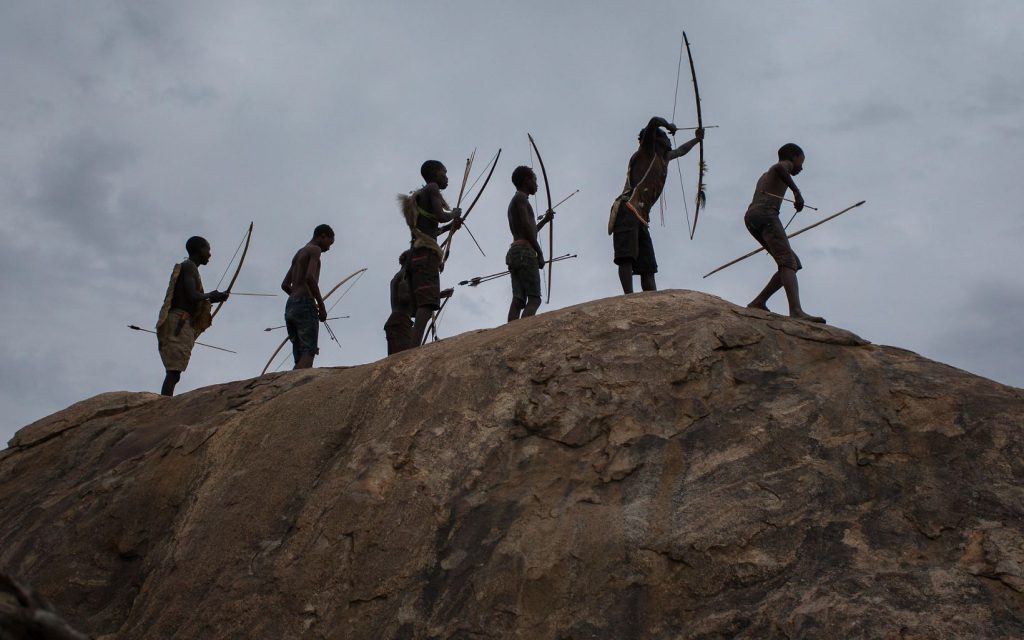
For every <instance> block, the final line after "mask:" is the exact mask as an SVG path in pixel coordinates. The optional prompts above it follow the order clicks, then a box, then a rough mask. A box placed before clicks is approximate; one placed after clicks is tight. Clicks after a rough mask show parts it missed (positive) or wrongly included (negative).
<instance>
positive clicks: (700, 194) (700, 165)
mask: <svg viewBox="0 0 1024 640" xmlns="http://www.w3.org/2000/svg"><path fill="white" fill-rule="evenodd" d="M683 43H684V44H686V57H687V58H689V59H690V76H691V77H692V78H693V98H694V100H695V101H696V103H697V128H698V129H703V128H704V119H703V118H702V117H701V113H700V89H699V88H698V87H697V70H696V69H695V68H694V66H693V54H692V53H690V41H689V39H687V37H686V32H685V31H684V32H683ZM697 147H698V153H699V155H698V157H697V169H698V173H697V196H696V198H695V203H696V208H695V209H694V211H693V228H692V229H690V240H693V234H694V233H696V232H697V218H699V217H700V210H701V209H702V208H703V207H704V206H705V205H706V204H707V195H706V194H705V193H704V174H705V173H706V172H707V165H706V164H704V140H703V139H702V140H701V141H700V142H698V143H697Z"/></svg>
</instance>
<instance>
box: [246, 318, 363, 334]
mask: <svg viewBox="0 0 1024 640" xmlns="http://www.w3.org/2000/svg"><path fill="white" fill-rule="evenodd" d="M348 317H350V316H334V317H333V318H327V319H328V320H341V319H343V318H348ZM287 326H288V325H286V324H282V325H281V326H279V327H267V328H266V329H264V331H277V330H278V329H284V328H285V327H287Z"/></svg>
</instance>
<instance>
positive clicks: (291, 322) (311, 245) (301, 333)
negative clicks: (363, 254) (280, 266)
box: [281, 224, 334, 369]
mask: <svg viewBox="0 0 1024 640" xmlns="http://www.w3.org/2000/svg"><path fill="white" fill-rule="evenodd" d="M333 244H334V230H333V229H331V227H330V226H328V225H326V224H321V225H319V226H317V227H316V228H315V229H313V238H312V239H311V240H310V241H309V242H307V243H306V246H304V247H302V248H301V249H299V250H298V251H297V252H296V253H295V256H294V257H293V258H292V264H291V266H290V267H289V268H288V273H286V274H285V276H284V280H283V281H281V290H282V291H284V292H285V293H287V294H288V302H286V303H285V307H284V323H285V326H286V327H287V328H288V339H289V340H291V342H292V356H293V357H294V359H295V367H294V368H295V369H308V368H310V367H312V366H313V359H314V358H315V357H316V355H317V354H318V353H320V349H319V347H318V346H317V342H318V339H319V336H320V323H321V322H326V321H327V307H325V306H324V299H323V296H321V295H320V256H321V254H323V253H324V252H325V251H330V249H331V245H333Z"/></svg>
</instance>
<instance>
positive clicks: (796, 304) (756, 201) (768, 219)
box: [743, 142, 825, 323]
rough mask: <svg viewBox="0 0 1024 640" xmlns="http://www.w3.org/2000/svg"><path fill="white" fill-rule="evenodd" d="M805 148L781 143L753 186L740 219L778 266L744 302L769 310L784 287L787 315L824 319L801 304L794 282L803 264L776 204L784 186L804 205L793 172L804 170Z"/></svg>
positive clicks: (797, 204) (752, 306) (798, 209)
mask: <svg viewBox="0 0 1024 640" xmlns="http://www.w3.org/2000/svg"><path fill="white" fill-rule="evenodd" d="M803 167H804V152H803V150H802V149H801V148H800V147H798V146H797V145H795V144H793V143H792V142H790V143H787V144H784V145H782V146H781V147H780V148H779V161H778V162H777V163H775V164H773V165H772V166H771V167H770V168H769V169H768V171H765V172H764V173H763V174H761V177H760V178H758V179H757V186H755V187H754V197H753V199H752V200H751V201H750V206H749V207H747V213H746V214H745V215H744V217H743V222H744V224H745V225H746V227H747V231H749V232H750V235H752V236H754V239H756V240H757V241H758V242H759V243H761V246H762V247H764V249H765V251H767V252H768V254H769V255H771V257H773V258H775V263H776V264H777V265H778V267H779V269H778V271H776V272H775V273H774V274H772V277H771V279H770V280H768V284H766V285H765V287H764V289H762V290H761V293H759V294H757V297H756V298H754V299H753V300H751V301H750V304H748V305H747V306H748V307H750V308H752V309H761V310H763V311H768V298H770V297H772V295H773V294H774V293H775V292H776V291H778V290H779V289H782V288H784V289H785V290H786V298H787V299H788V301H789V315H790V316H792V317H794V318H800V319H801V320H808V321H810V322H821V323H824V322H825V319H824V318H821V317H819V316H812V315H811V314H809V313H805V312H804V310H803V308H802V307H801V306H800V289H799V287H798V286H797V281H796V272H797V271H799V270H800V269H801V268H802V266H803V265H801V264H800V258H798V257H797V255H796V253H794V252H793V248H792V247H790V246H789V239H788V238H787V237H786V230H785V228H784V227H783V226H782V222H781V221H780V220H779V208H780V207H781V206H782V198H783V196H785V195H786V189H792V190H793V203H794V205H795V207H796V210H797V211H798V212H799V211H801V210H802V209H803V208H804V197H803V196H802V195H801V194H800V189H798V188H797V186H796V183H795V182H793V176H795V175H797V174H799V173H800V172H801V171H803Z"/></svg>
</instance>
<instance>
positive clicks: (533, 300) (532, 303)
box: [523, 296, 540, 318]
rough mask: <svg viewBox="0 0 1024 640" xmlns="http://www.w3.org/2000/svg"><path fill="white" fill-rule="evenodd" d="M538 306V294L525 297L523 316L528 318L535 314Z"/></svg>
mask: <svg viewBox="0 0 1024 640" xmlns="http://www.w3.org/2000/svg"><path fill="white" fill-rule="evenodd" d="M539 308H540V296H530V297H529V298H527V299H526V308H525V309H524V310H523V317H524V318H528V317H530V316H532V315H536V313H537V309H539Z"/></svg>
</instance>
